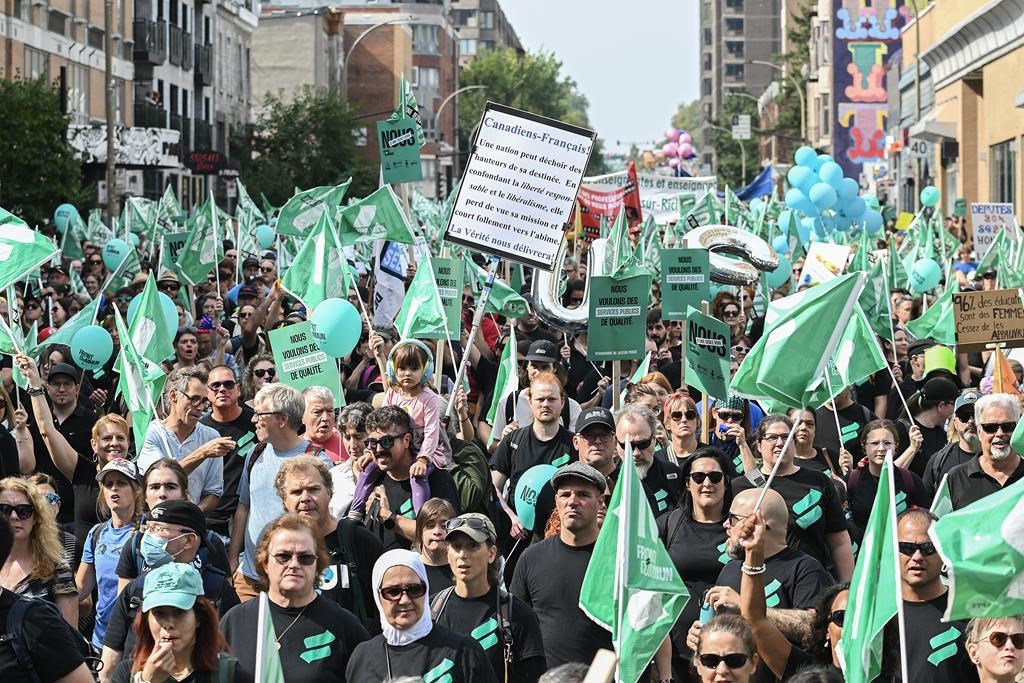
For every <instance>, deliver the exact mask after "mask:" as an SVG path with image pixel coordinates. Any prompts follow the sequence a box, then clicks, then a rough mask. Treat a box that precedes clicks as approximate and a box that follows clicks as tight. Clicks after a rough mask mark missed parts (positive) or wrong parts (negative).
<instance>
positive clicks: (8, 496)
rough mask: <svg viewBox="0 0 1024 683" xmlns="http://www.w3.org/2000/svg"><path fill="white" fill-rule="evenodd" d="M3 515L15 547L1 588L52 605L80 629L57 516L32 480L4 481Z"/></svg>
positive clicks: (0, 570) (0, 575)
mask: <svg viewBox="0 0 1024 683" xmlns="http://www.w3.org/2000/svg"><path fill="white" fill-rule="evenodd" d="M0 515H3V516H4V518H5V519H8V520H10V523H11V530H12V531H13V532H14V545H13V546H12V547H11V554H10V555H9V556H8V557H7V561H6V562H4V564H3V567H0V586H3V587H4V588H6V589H7V590H9V591H11V592H12V593H16V594H17V595H20V596H23V597H27V598H38V599H42V600H46V601H48V602H52V603H53V604H54V605H56V606H57V608H58V609H59V610H60V613H61V614H62V615H63V616H64V619H65V620H66V621H67V622H68V623H69V624H71V626H72V627H73V628H76V629H77V628H78V590H77V589H76V588H75V579H74V577H73V576H72V574H71V567H69V566H68V563H67V562H66V561H65V560H64V547H63V546H62V545H61V542H60V534H59V533H58V529H57V517H56V515H55V514H54V511H53V508H52V507H50V504H49V503H48V502H47V501H46V498H45V497H43V495H42V493H40V492H39V490H38V489H37V488H36V487H35V485H34V484H32V483H31V482H29V481H26V480H25V479H18V478H16V477H7V478H6V479H0Z"/></svg>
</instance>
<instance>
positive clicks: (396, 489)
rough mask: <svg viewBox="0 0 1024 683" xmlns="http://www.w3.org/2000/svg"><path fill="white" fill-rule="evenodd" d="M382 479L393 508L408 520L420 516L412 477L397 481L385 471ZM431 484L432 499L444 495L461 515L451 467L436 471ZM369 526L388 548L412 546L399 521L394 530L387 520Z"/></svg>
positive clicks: (430, 481) (392, 509)
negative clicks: (401, 531) (415, 506)
mask: <svg viewBox="0 0 1024 683" xmlns="http://www.w3.org/2000/svg"><path fill="white" fill-rule="evenodd" d="M380 482H381V484H382V485H383V486H384V493H385V494H386V495H387V497H388V505H390V507H391V511H392V512H394V513H395V514H396V515H398V516H400V517H405V518H406V519H416V512H415V511H414V510H413V507H412V485H411V484H410V483H409V480H408V479H405V480H403V481H395V480H394V479H392V478H391V477H389V476H387V475H386V474H385V475H384V476H383V477H381V478H380ZM427 483H428V484H429V485H430V497H431V498H444V499H445V500H447V501H448V502H449V503H451V504H452V506H453V507H454V508H455V513H456V514H459V512H460V510H461V509H462V507H461V505H460V504H459V491H458V489H457V488H455V480H454V479H452V475H451V473H449V472H448V470H434V471H433V472H431V473H430V476H429V477H427ZM367 526H368V528H369V529H370V531H372V532H373V533H375V534H376V535H377V538H379V539H380V540H381V543H383V544H384V550H385V551H387V550H393V549H394V548H401V549H402V550H408V549H409V548H410V547H411V545H412V544H411V543H409V541H407V540H406V539H405V537H404V536H402V535H401V534H399V533H398V527H397V524H396V526H395V528H394V529H385V528H384V524H383V523H381V522H378V521H377V520H375V519H370V520H368V523H367ZM371 572H372V568H371Z"/></svg>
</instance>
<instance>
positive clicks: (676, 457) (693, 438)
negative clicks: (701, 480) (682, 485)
mask: <svg viewBox="0 0 1024 683" xmlns="http://www.w3.org/2000/svg"><path fill="white" fill-rule="evenodd" d="M662 420H663V421H664V423H665V427H666V429H668V434H669V443H668V446H667V447H666V448H665V457H666V459H667V460H668V461H669V462H671V463H672V464H673V465H675V466H677V467H681V466H682V463H683V462H684V461H685V460H686V459H687V458H689V457H690V455H692V454H693V452H694V451H696V450H697V449H698V448H700V447H701V446H704V445H706V444H702V443H701V442H700V440H699V439H698V438H697V437H698V435H699V434H700V414H699V413H698V412H697V404H696V403H694V401H693V399H692V398H691V397H690V395H689V394H688V393H686V391H677V392H676V393H674V394H671V395H670V396H669V397H668V398H667V399H666V400H665V408H664V410H663V411H662Z"/></svg>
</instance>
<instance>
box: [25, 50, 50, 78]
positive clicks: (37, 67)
mask: <svg viewBox="0 0 1024 683" xmlns="http://www.w3.org/2000/svg"><path fill="white" fill-rule="evenodd" d="M25 75H26V76H27V77H28V78H30V79H35V78H40V77H41V78H43V79H44V80H46V81H49V80H50V55H48V54H46V53H45V52H43V51H41V50H35V49H33V48H31V47H26V48H25Z"/></svg>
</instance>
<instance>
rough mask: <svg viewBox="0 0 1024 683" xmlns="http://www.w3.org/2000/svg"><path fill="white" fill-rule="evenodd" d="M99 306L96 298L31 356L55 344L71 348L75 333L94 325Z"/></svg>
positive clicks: (34, 350) (41, 344) (98, 300)
mask: <svg viewBox="0 0 1024 683" xmlns="http://www.w3.org/2000/svg"><path fill="white" fill-rule="evenodd" d="M150 279H152V278H150ZM99 306H100V299H99V297H96V298H95V299H93V300H92V301H90V302H89V304H88V305H87V306H86V307H85V308H83V309H82V310H80V311H79V312H78V313H75V314H74V315H73V316H71V318H69V319H68V320H67V321H66V322H65V323H64V324H63V325H61V326H60V327H59V328H57V331H56V332H54V333H53V334H51V335H50V336H49V337H47V338H46V340H45V341H42V342H39V344H37V345H36V347H35V348H34V349H32V350H31V351H30V352H29V355H33V354H34V353H36V352H37V351H39V350H41V349H43V348H45V347H47V346H51V345H53V344H64V345H65V346H71V340H72V339H74V336H75V333H76V332H78V331H79V330H80V329H82V328H85V327H88V326H89V325H92V324H93V321H94V320H95V319H96V311H97V309H98V308H99Z"/></svg>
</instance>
